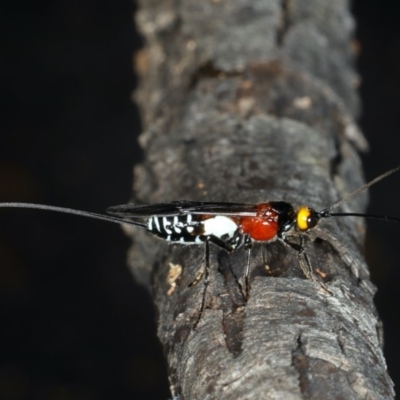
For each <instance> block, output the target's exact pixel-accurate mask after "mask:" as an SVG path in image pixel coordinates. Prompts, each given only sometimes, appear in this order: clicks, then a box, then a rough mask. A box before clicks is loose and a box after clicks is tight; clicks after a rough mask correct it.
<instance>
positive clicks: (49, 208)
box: [0, 203, 147, 228]
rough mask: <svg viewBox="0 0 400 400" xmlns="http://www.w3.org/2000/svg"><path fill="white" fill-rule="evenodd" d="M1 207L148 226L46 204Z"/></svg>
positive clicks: (5, 205)
mask: <svg viewBox="0 0 400 400" xmlns="http://www.w3.org/2000/svg"><path fill="white" fill-rule="evenodd" d="M0 207H4V208H30V209H35V210H45V211H55V212H60V213H64V214H73V215H79V216H80V217H87V218H93V219H99V220H102V221H107V222H114V223H115V224H128V225H135V226H141V227H143V228H146V227H147V226H146V225H145V224H143V223H140V222H136V221H129V220H125V219H122V218H118V217H111V216H108V215H103V214H97V213H92V212H89V211H81V210H74V209H73V208H64V207H55V206H46V205H44V204H33V203H0Z"/></svg>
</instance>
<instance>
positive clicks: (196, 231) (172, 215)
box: [0, 166, 400, 327]
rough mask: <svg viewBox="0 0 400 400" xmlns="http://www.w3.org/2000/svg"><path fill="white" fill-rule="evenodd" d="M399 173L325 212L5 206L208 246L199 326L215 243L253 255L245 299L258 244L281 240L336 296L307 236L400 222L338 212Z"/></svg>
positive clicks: (225, 206)
mask: <svg viewBox="0 0 400 400" xmlns="http://www.w3.org/2000/svg"><path fill="white" fill-rule="evenodd" d="M399 170H400V166H397V167H396V168H393V169H391V170H389V171H387V172H385V173H383V174H381V175H379V176H378V177H376V178H375V179H373V180H371V181H370V182H368V183H366V184H365V185H363V186H361V187H359V188H358V189H356V190H355V191H353V192H352V193H350V194H349V195H348V196H346V197H344V198H343V199H341V200H339V201H337V202H336V203H334V204H332V205H331V206H329V207H326V208H324V209H323V210H321V211H316V210H314V209H313V208H311V207H308V206H305V205H302V206H300V207H299V208H297V209H295V208H294V207H293V206H292V205H291V204H289V203H287V202H283V201H270V202H266V203H260V204H245V203H228V202H225V203H224V202H199V201H188V200H180V201H172V202H166V203H154V204H126V205H120V206H115V207H110V208H108V209H107V213H108V214H110V215H105V214H97V213H92V212H87V211H81V210H76V209H71V208H63V207H55V206H48V205H43V204H33V203H17V202H7V203H0V207H4V208H6V207H8V208H29V209H39V210H46V211H55V212H61V213H66V214H73V215H79V216H83V217H89V218H95V219H99V220H104V221H108V222H114V223H118V224H128V225H134V226H139V227H141V228H143V229H145V230H147V231H148V232H149V233H151V234H153V235H154V236H157V237H159V238H161V239H163V240H165V241H167V242H169V243H177V244H182V245H194V244H201V245H204V246H205V268H204V270H203V273H202V275H203V274H204V292H203V299H202V304H201V307H200V312H199V315H198V318H197V320H196V323H195V325H194V326H195V327H196V325H197V324H198V322H199V321H200V318H201V315H202V313H203V311H204V307H205V298H206V290H207V284H208V276H209V269H210V261H209V254H210V247H209V246H210V243H212V244H214V245H215V246H217V247H219V248H221V249H224V250H226V251H227V252H232V251H235V250H237V249H240V248H244V249H245V250H247V252H248V257H247V265H246V269H245V274H244V276H245V293H243V291H242V294H243V296H244V298H245V300H247V298H248V296H249V269H250V259H251V248H252V245H253V243H255V242H260V243H269V242H271V241H274V240H276V239H278V240H281V241H282V242H283V243H285V244H286V245H288V246H289V247H291V248H293V249H294V250H296V252H297V254H298V260H299V265H300V267H301V269H302V271H303V273H304V275H305V276H306V278H308V279H310V280H313V281H315V282H317V283H318V284H319V285H320V286H321V288H322V289H323V290H324V291H325V292H327V293H329V294H330V291H329V290H328V289H327V288H326V287H325V285H324V284H323V283H322V282H321V281H319V280H318V279H317V278H316V277H315V275H314V273H313V269H312V265H311V263H310V260H309V258H308V256H307V253H306V252H305V250H304V247H303V240H304V237H305V236H304V234H306V233H307V232H309V231H310V230H311V229H313V228H315V227H316V226H317V225H318V223H319V222H320V220H321V219H324V218H331V217H350V216H352V217H364V218H374V219H383V220H390V221H395V222H400V218H396V217H389V216H386V215H374V214H363V213H340V212H338V213H333V212H332V211H333V210H334V209H336V208H338V207H339V206H340V205H342V204H343V203H345V202H347V201H349V200H351V199H352V198H353V197H355V196H356V195H358V194H359V193H361V192H362V191H364V190H366V189H368V188H369V187H371V186H372V185H374V184H376V183H377V182H379V181H381V180H382V179H385V178H386V177H388V176H389V175H391V174H393V173H395V172H397V171H399ZM292 236H293V238H295V237H299V238H300V239H299V241H298V242H295V241H293V238H292ZM197 280H198V279H197ZM241 290H242V289H241Z"/></svg>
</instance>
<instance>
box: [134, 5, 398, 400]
mask: <svg viewBox="0 0 400 400" xmlns="http://www.w3.org/2000/svg"><path fill="white" fill-rule="evenodd" d="M139 3H140V8H139V13H138V16H137V21H138V25H139V29H140V30H141V32H142V33H143V35H144V37H145V40H146V42H147V44H146V47H145V49H144V50H143V52H142V53H141V54H139V55H138V58H137V66H138V69H139V73H140V74H141V75H142V83H141V86H140V89H139V91H138V93H137V100H138V102H139V105H140V107H141V110H142V115H143V120H144V133H143V134H142V136H141V144H142V146H143V147H144V149H145V153H146V158H145V161H144V162H143V163H142V164H141V165H140V166H138V167H137V168H136V170H135V201H140V202H158V201H168V200H179V199H191V200H202V201H234V202H249V203H258V202H262V201H268V200H284V201H287V202H290V203H292V204H293V205H295V206H299V205H301V204H303V203H306V204H307V205H310V206H312V207H314V208H315V209H317V210H320V209H322V208H324V207H327V206H329V205H331V204H333V203H334V202H335V201H336V200H338V199H339V198H342V197H343V196H344V195H345V194H346V193H348V192H350V191H351V190H353V189H355V188H357V187H358V186H360V185H361V184H362V183H363V178H362V173H361V165H360V161H359V158H358V156H357V151H358V150H362V149H365V148H366V143H365V141H364V139H363V136H362V134H361V133H360V132H359V131H358V129H357V126H356V123H355V122H354V118H355V117H356V116H357V112H358V97H357V95H356V93H355V88H356V86H357V75H356V74H355V73H354V70H353V54H352V53H351V46H350V40H351V38H352V34H353V28H354V27H353V20H352V18H351V16H350V14H349V11H348V9H347V7H348V4H347V2H346V1H344V0H343V1H334V2H327V1H325V0H313V1H307V2H305V1H300V0H297V1H294V0H293V1H290V0H287V1H271V0H253V1H244V0H241V1H240V0H230V1H224V0H222V1H221V0H215V1H198V0H181V1H179V2H174V1H167V0H164V1H161V0H153V1H150V0H143V1H140V2H139ZM365 205H366V194H361V195H359V196H358V197H357V198H355V199H354V200H353V201H351V202H349V203H348V204H345V205H344V206H343V208H344V209H346V210H354V211H362V210H363V209H364V208H365ZM133 234H134V243H135V244H134V246H133V248H132V251H131V253H130V261H131V265H132V270H133V272H134V274H135V276H136V277H137V279H138V280H139V281H141V282H143V283H144V284H146V285H148V286H150V282H151V285H152V289H153V291H154V298H155V302H156V306H157V309H158V313H159V318H158V324H159V325H158V327H159V328H158V334H159V337H160V340H161V342H162V343H163V345H164V349H165V354H166V357H167V361H168V366H169V371H170V382H171V388H172V392H173V394H174V395H179V396H180V398H181V399H206V398H209V399H245V398H252V399H266V398H271V399H285V400H286V399H302V398H307V399H339V398H343V399H390V398H393V397H394V392H393V385H392V382H391V380H390V378H389V376H388V374H387V371H386V365H385V361H384V359H383V355H382V343H381V327H380V321H379V318H378V316H377V314H376V310H375V307H374V305H373V300H372V299H373V295H374V292H375V288H374V286H373V285H372V284H371V282H370V281H369V273H368V269H367V266H366V265H365V262H364V259H363V256H362V246H363V241H364V224H363V222H362V221H361V220H356V219H354V218H343V219H337V220H334V219H331V220H326V221H322V222H321V223H320V226H319V227H318V228H316V229H315V231H314V232H312V233H311V234H310V235H309V237H308V238H307V241H306V249H307V254H308V255H309V257H310V260H311V263H312V266H313V268H314V271H315V274H316V276H317V277H318V279H321V280H324V282H325V285H326V286H327V287H328V288H329V290H330V291H331V292H332V295H330V294H328V293H326V292H324V291H323V290H321V287H320V286H319V285H318V284H316V283H315V282H313V281H310V280H307V279H305V278H304V276H303V274H302V272H301V270H300V268H299V264H298V261H297V255H296V253H295V252H294V251H293V249H291V248H288V247H287V246H285V245H283V244H282V243H280V242H274V243H272V244H268V245H267V246H266V249H267V265H264V263H263V258H262V248H261V247H262V246H261V245H256V246H255V248H254V251H253V256H252V261H251V277H250V283H251V290H250V298H249V301H248V302H247V303H244V302H243V300H242V297H241V295H240V291H239V288H238V285H237V282H236V281H235V279H234V278H233V275H232V271H231V269H232V270H233V271H234V272H235V273H236V275H237V276H239V277H242V276H243V271H244V267H245V265H246V253H245V252H244V251H236V252H233V253H232V254H229V255H228V254H226V253H225V252H224V251H221V250H219V249H218V248H216V247H215V246H211V263H212V267H211V276H210V285H209V287H208V290H207V298H206V310H205V313H204V315H203V316H202V318H201V321H200V323H199V325H198V326H197V328H196V330H193V329H192V328H193V324H194V323H195V321H196V318H197V316H198V313H199V309H200V304H201V300H202V294H203V285H202V284H201V283H200V282H199V283H198V284H196V285H194V286H189V285H190V283H191V282H193V281H194V280H195V279H196V276H197V275H198V272H199V270H201V268H202V266H203V261H204V260H203V254H204V249H203V248H202V246H179V245H172V246H168V245H167V244H165V243H163V242H161V241H157V239H155V238H152V237H149V235H146V233H145V232H142V231H139V230H137V229H135V230H134V232H133ZM177 265H180V266H182V267H183V270H182V273H181V274H180V275H178V277H177V279H176V280H175V282H174V283H172V281H171V279H168V275H169V273H171V271H173V270H174V268H173V267H174V266H177ZM150 277H152V278H150ZM174 285H175V286H174Z"/></svg>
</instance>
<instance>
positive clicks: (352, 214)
mask: <svg viewBox="0 0 400 400" xmlns="http://www.w3.org/2000/svg"><path fill="white" fill-rule="evenodd" d="M328 216H329V217H363V218H370V219H381V220H386V221H394V222H400V218H397V217H389V216H388V215H375V214H361V213H332V214H329V215H328Z"/></svg>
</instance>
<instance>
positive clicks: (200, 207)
mask: <svg viewBox="0 0 400 400" xmlns="http://www.w3.org/2000/svg"><path fill="white" fill-rule="evenodd" d="M107 213H109V214H112V215H118V216H123V217H128V218H145V217H150V216H154V215H160V216H171V215H183V214H196V215H224V216H255V215H256V214H257V210H256V208H255V206H254V204H243V203H223V202H199V201H188V200H182V201H172V202H169V203H153V204H124V205H121V206H114V207H109V208H108V209H107Z"/></svg>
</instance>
